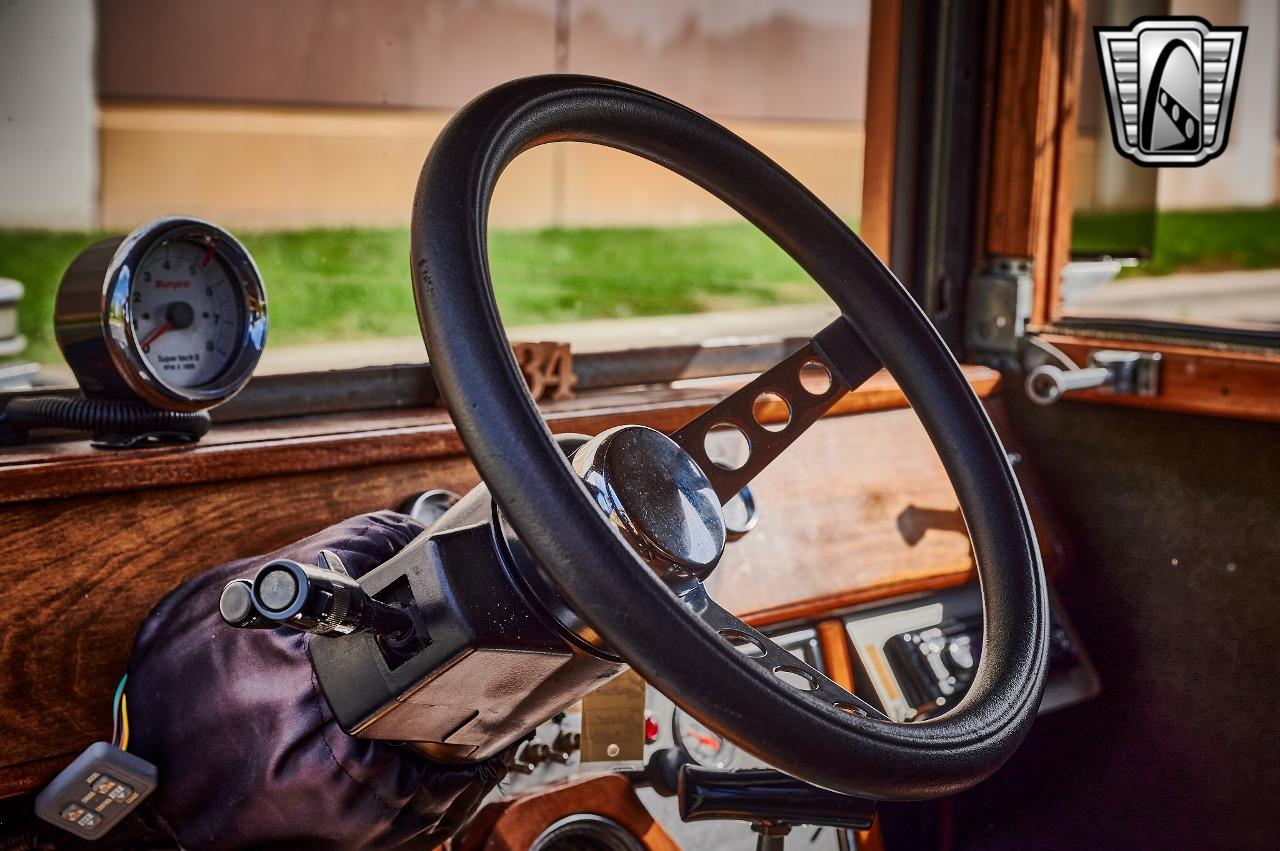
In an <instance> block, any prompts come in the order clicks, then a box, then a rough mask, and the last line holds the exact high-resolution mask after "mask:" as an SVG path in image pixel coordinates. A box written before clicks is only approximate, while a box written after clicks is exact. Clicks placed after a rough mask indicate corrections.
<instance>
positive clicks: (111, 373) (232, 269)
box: [55, 218, 267, 411]
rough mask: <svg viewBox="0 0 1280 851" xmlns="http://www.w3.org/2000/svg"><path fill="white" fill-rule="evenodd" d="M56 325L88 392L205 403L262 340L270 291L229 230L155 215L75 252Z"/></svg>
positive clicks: (243, 376)
mask: <svg viewBox="0 0 1280 851" xmlns="http://www.w3.org/2000/svg"><path fill="white" fill-rule="evenodd" d="M55 329H56V333H57V339H58V345H59V347H61V349H62V352H63V355H64V356H65V357H66V359H67V363H68V364H69V365H70V366H71V369H72V371H73V372H75V374H76V377H77V378H78V379H79V380H80V386H81V389H83V390H84V392H85V395H87V396H93V397H99V398H116V399H119V398H124V399H138V400H141V401H143V402H146V403H148V404H150V405H152V406H154V407H157V408H164V409H168V410H178V411H195V410H202V409H204V408H210V407H213V406H214V405H217V404H219V403H221V402H225V401H226V400H227V399H230V398H231V397H232V396H234V395H235V394H236V393H237V392H238V391H239V390H240V388H241V387H243V386H244V384H245V382H246V381H248V379H249V376H250V375H251V374H252V373H253V368H254V367H255V366H256V365H257V363H258V358H259V357H260V356H261V354H262V348H263V346H264V345H265V343H266V336H267V300H266V293H265V291H264V290H263V286H262V278H261V276H260V275H259V274H258V268H257V266H256V265H255V264H254V262H253V258H252V257H250V256H249V253H248V252H247V251H246V250H245V248H244V246H242V245H241V244H240V243H239V242H238V241H237V240H236V238H235V237H233V236H232V235H231V234H229V233H227V232H226V231H225V230H223V229H221V228H219V227H217V226H215V225H212V224H209V223H208V222H203V221H200V220H198V219H187V218H166V219H160V220H157V221H154V222H150V223H149V224H146V225H143V226H142V227H140V228H138V229H137V230H135V231H134V232H133V233H131V234H129V235H128V236H126V237H124V238H123V239H113V240H106V241H104V242H101V243H98V244H97V245H94V246H91V247H90V248H88V249H86V250H85V251H84V252H83V253H82V254H81V255H80V256H79V257H77V258H76V259H75V260H74V261H72V263H71V265H70V266H69V267H68V268H67V271H66V274H65V275H64V276H63V278H62V284H61V286H60V287H59V289H58V297H57V301H56V305H55Z"/></svg>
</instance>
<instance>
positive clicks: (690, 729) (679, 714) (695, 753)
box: [671, 709, 738, 768]
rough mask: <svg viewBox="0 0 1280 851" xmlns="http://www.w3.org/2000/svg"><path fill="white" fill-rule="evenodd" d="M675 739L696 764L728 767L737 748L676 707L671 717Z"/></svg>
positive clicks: (736, 752) (735, 755)
mask: <svg viewBox="0 0 1280 851" xmlns="http://www.w3.org/2000/svg"><path fill="white" fill-rule="evenodd" d="M671 727H672V731H673V732H674V733H675V740H676V742H677V743H678V744H679V745H680V747H681V748H682V749H683V750H684V752H685V753H687V754H688V755H689V757H690V758H691V759H693V761H694V762H696V763H698V765H703V766H706V767H708V768H728V767H729V765H730V764H731V763H732V762H733V760H734V759H735V758H736V757H737V755H738V749H737V748H736V747H735V746H734V744H733V742H730V741H729V740H728V739H726V738H725V737H724V736H722V735H720V734H719V733H717V732H716V731H715V730H712V729H711V728H710V727H708V726H707V725H705V724H703V723H701V722H699V721H697V720H695V719H694V718H692V717H690V716H688V715H686V714H685V713H684V712H683V711H681V710H679V709H677V710H676V711H675V716H674V717H673V718H672V719H671Z"/></svg>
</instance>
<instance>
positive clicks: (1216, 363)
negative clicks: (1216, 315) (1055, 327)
mask: <svg viewBox="0 0 1280 851" xmlns="http://www.w3.org/2000/svg"><path fill="white" fill-rule="evenodd" d="M1041 339H1043V340H1045V341H1046V342H1048V343H1051V344H1053V345H1054V346H1057V347H1058V348H1059V349H1061V350H1062V351H1063V352H1064V353H1066V354H1067V355H1068V356H1069V357H1070V358H1071V359H1072V360H1074V361H1075V362H1076V363H1080V364H1083V363H1087V362H1088V360H1089V355H1090V354H1091V353H1092V352H1095V351H1098V350H1100V349H1116V348H1122V349H1124V350H1126V351H1135V352H1160V354H1161V357H1162V361H1161V364H1160V393H1159V395H1157V396H1155V397H1153V398H1149V399H1144V398H1141V397H1138V396H1111V395H1106V394H1103V393H1098V392H1096V391H1091V390H1087V391H1082V392H1078V393H1072V394H1071V395H1070V396H1069V397H1068V398H1069V399H1073V400H1075V399H1079V400H1082V401H1089V402H1106V403H1109V404H1113V405H1127V406H1130V407H1136V408H1154V409H1158V410H1165V411H1181V412H1183V413H1189V414H1207V415H1211V416H1218V417H1234V418H1238V419H1251V420H1266V421H1269V422H1280V359H1278V358H1276V357H1275V356H1274V355H1266V354H1256V353H1250V352H1228V351H1220V350H1217V349H1209V348H1198V347H1194V346H1172V345H1164V344H1156V343H1142V342H1131V341H1125V342H1123V343H1120V342H1117V341H1115V340H1100V339H1091V338H1088V337H1077V336H1070V335H1061V334H1042V335H1041Z"/></svg>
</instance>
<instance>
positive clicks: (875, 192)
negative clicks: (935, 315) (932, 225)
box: [859, 0, 902, 263]
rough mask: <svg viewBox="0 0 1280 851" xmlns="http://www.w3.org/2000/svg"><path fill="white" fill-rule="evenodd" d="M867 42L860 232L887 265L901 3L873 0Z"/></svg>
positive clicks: (891, 200)
mask: <svg viewBox="0 0 1280 851" xmlns="http://www.w3.org/2000/svg"><path fill="white" fill-rule="evenodd" d="M870 33H871V34H870V38H869V40H868V50H869V55H868V58H867V68H868V69H869V70H870V73H869V74H868V75H867V119H866V148H865V153H864V155H863V163H864V166H863V172H862V175H863V176H862V215H861V222H860V225H859V230H860V232H861V235H862V240H863V242H865V243H866V244H867V247H868V248H870V249H871V250H872V251H874V252H875V254H876V256H877V257H879V258H880V259H881V260H883V261H884V262H886V263H887V262H889V249H890V247H891V240H892V234H891V230H892V225H893V168H894V166H893V163H894V156H895V153H896V150H897V137H898V65H899V61H900V50H901V40H902V39H901V36H902V0H872V2H871V27H870Z"/></svg>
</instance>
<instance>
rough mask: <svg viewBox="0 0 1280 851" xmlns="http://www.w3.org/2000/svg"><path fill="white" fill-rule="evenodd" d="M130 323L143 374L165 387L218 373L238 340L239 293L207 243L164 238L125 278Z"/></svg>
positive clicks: (194, 383)
mask: <svg viewBox="0 0 1280 851" xmlns="http://www.w3.org/2000/svg"><path fill="white" fill-rule="evenodd" d="M129 300H130V305H129V307H130V310H129V313H130V320H131V322H132V325H133V331H134V336H135V338H136V339H137V341H138V348H139V349H140V350H141V352H142V357H143V359H144V360H145V361H146V363H147V365H148V366H149V367H150V368H151V372H152V373H153V374H154V375H155V377H156V378H157V379H159V380H160V381H161V382H163V383H164V384H166V385H168V386H169V387H172V388H191V387H203V386H205V385H208V384H209V383H210V382H212V381H213V380H214V379H215V378H217V377H218V376H219V375H221V374H222V373H224V372H225V371H226V369H227V367H228V366H229V365H230V364H231V362H232V360H233V359H234V358H235V356H236V355H237V354H238V353H239V350H240V346H241V341H242V339H243V337H244V314H245V309H244V292H243V288H242V287H241V285H240V284H239V282H238V280H237V278H236V276H235V275H234V274H233V273H232V272H231V270H230V269H229V268H228V266H227V262H226V261H225V260H224V259H223V258H222V257H220V256H219V254H218V251H217V250H216V248H215V246H214V245H213V244H212V243H200V242H193V241H189V240H182V239H170V240H165V241H163V242H161V243H159V244H157V245H155V246H153V247H152V248H151V249H150V250H149V251H148V252H147V253H146V254H145V255H144V256H143V258H142V261H141V263H140V264H139V266H138V269H137V272H136V273H135V274H134V275H133V278H132V285H131V292H130V295H129Z"/></svg>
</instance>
